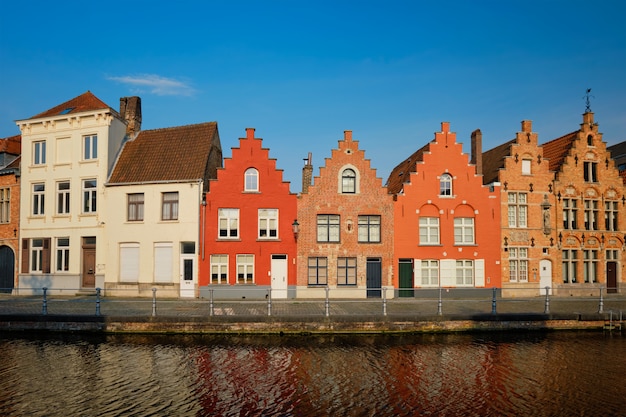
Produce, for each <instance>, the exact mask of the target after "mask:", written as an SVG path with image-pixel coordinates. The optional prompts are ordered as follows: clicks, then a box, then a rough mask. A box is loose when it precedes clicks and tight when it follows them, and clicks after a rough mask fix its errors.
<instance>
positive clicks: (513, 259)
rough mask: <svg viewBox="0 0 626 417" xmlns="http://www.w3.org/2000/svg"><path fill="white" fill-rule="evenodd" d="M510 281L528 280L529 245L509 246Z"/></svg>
mask: <svg viewBox="0 0 626 417" xmlns="http://www.w3.org/2000/svg"><path fill="white" fill-rule="evenodd" d="M509 282H528V248H527V247H509Z"/></svg>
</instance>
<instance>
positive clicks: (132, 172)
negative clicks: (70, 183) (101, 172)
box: [109, 122, 217, 183]
mask: <svg viewBox="0 0 626 417" xmlns="http://www.w3.org/2000/svg"><path fill="white" fill-rule="evenodd" d="M216 135H217V122H207V123H201V124H194V125H186V126H177V127H170V128H163V129H154V130H144V131H141V132H139V134H138V135H137V137H136V138H135V139H134V140H130V141H128V142H126V143H125V144H124V147H123V149H122V152H121V154H120V156H119V159H118V161H117V163H116V165H115V168H114V169H113V173H112V174H111V178H110V180H109V183H139V182H159V181H183V180H195V179H203V178H204V177H205V172H206V170H207V165H208V163H209V154H210V151H211V145H212V142H213V140H214V138H215V137H216Z"/></svg>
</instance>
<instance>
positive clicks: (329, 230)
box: [317, 214, 339, 242]
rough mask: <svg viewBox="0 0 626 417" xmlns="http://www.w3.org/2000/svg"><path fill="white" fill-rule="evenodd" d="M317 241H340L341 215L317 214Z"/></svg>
mask: <svg viewBox="0 0 626 417" xmlns="http://www.w3.org/2000/svg"><path fill="white" fill-rule="evenodd" d="M317 241H318V242H339V215H337V214H318V215H317Z"/></svg>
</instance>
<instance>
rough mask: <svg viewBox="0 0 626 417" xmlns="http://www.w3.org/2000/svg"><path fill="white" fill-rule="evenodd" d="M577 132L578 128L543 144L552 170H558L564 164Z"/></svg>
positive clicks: (545, 155)
mask: <svg viewBox="0 0 626 417" xmlns="http://www.w3.org/2000/svg"><path fill="white" fill-rule="evenodd" d="M577 134H578V130H577V131H575V132H572V133H568V134H567V135H565V136H561V137H560V138H557V139H553V140H551V141H550V142H546V143H544V144H543V145H541V146H542V147H543V157H544V158H545V159H548V160H549V161H550V171H555V172H556V171H558V170H559V168H560V167H561V165H562V164H563V160H564V159H565V157H566V156H567V154H568V153H569V151H570V149H572V144H573V143H574V140H575V139H576V136H577Z"/></svg>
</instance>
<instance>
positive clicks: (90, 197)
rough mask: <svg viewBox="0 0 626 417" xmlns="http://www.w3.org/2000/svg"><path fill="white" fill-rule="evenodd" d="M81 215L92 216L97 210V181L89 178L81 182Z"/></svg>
mask: <svg viewBox="0 0 626 417" xmlns="http://www.w3.org/2000/svg"><path fill="white" fill-rule="evenodd" d="M82 184H83V213H84V214H93V213H96V212H97V209H98V204H97V203H98V180H97V179H95V178H89V179H86V180H83V182H82Z"/></svg>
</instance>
